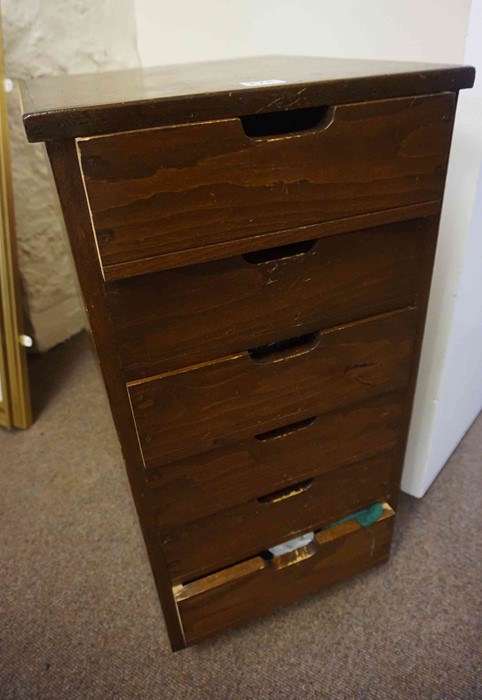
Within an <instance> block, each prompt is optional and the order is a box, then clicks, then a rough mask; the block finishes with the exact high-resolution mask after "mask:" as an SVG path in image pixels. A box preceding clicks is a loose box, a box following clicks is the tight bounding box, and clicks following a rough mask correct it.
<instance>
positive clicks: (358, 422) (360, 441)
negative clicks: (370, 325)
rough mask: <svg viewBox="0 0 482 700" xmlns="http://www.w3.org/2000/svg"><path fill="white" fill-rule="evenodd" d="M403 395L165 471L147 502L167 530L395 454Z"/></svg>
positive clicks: (154, 481)
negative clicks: (268, 494)
mask: <svg viewBox="0 0 482 700" xmlns="http://www.w3.org/2000/svg"><path fill="white" fill-rule="evenodd" d="M403 405H404V401H403V394H400V393H396V394H387V395H383V396H377V397H375V398H374V399H371V400H370V401H367V402H365V403H363V404H357V405H356V406H349V407H348V408H344V409H342V410H339V411H335V412H333V413H327V414H325V415H323V416H319V417H318V418H316V419H315V420H314V421H313V422H312V421H311V420H310V419H308V421H302V422H301V423H295V424H291V425H289V426H286V427H284V428H281V429H279V430H274V431H272V432H270V433H265V434H264V435H263V436H261V437H262V439H256V438H255V437H252V438H248V439H247V440H243V441H242V442H240V443H237V444H235V445H229V446H227V447H225V448H220V449H217V450H213V451H211V452H205V453H203V454H200V455H196V456H195V457H191V458H190V459H186V460H183V461H181V462H175V463H173V464H168V465H164V466H163V467H162V468H161V469H159V470H158V472H157V473H156V474H154V475H153V478H151V479H150V481H149V486H148V488H147V489H146V491H145V498H146V499H149V501H150V503H151V504H152V507H153V508H154V509H155V510H156V511H157V514H158V516H157V519H158V523H159V525H160V527H161V529H163V530H168V529H169V528H172V527H178V526H179V525H182V524H184V523H188V522H192V521H193V520H199V519H201V518H204V517H206V516H207V515H211V514H212V513H216V512H220V511H222V510H226V509H228V508H232V507H233V506H236V505H239V504H241V503H246V502H247V501H251V500H254V499H256V498H257V497H258V496H259V495H260V494H267V493H272V492H273V491H277V490H279V489H283V488H286V487H288V486H292V485H293V484H295V483H298V482H301V481H304V480H306V479H309V478H311V477H313V476H319V475H321V474H324V473H326V472H329V471H335V470H337V469H340V468H341V467H344V466H347V465H349V464H352V463H355V462H357V461H364V460H366V459H368V458H370V457H373V456H375V455H377V454H381V453H388V452H391V451H392V450H393V449H395V446H396V444H397V441H398V439H399V425H400V418H401V414H402V410H403Z"/></svg>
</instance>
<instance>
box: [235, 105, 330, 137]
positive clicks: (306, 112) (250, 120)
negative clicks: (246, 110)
mask: <svg viewBox="0 0 482 700" xmlns="http://www.w3.org/2000/svg"><path fill="white" fill-rule="evenodd" d="M334 114H335V110H334V108H333V107H306V108H303V109H290V110H286V111H285V112H265V113H264V114H247V115H245V116H243V117H240V120H241V124H242V126H243V130H244V133H245V134H246V136H249V137H250V138H257V139H259V138H268V137H270V136H290V135H293V134H299V133H300V132H303V131H309V130H311V129H317V130H319V129H326V128H327V127H328V126H329V125H330V124H331V123H332V121H333V117H334Z"/></svg>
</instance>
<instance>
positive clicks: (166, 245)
mask: <svg viewBox="0 0 482 700" xmlns="http://www.w3.org/2000/svg"><path fill="white" fill-rule="evenodd" d="M454 108H455V96H454V95H453V94H452V93H445V94H441V95H434V96H423V97H412V98H402V99H393V100H383V101H378V102H366V103H356V104H347V105H339V106H337V107H336V108H334V109H333V110H332V120H331V121H330V120H328V122H327V121H326V120H324V121H323V120H322V122H321V123H320V125H319V126H318V127H314V128H312V129H309V130H307V131H303V132H299V133H297V134H289V135H277V136H276V137H261V138H259V137H254V138H253V137H250V136H247V135H246V133H245V131H244V130H243V125H242V122H241V120H240V119H236V118H235V119H225V120H222V121H212V122H199V123H195V124H185V125H178V126H172V127H162V128H158V129H148V130H143V131H137V132H136V131H134V132H127V133H120V134H112V135H110V136H103V137H94V138H88V139H80V140H79V141H78V149H79V154H80V159H81V167H82V171H83V174H84V178H85V186H86V191H87V195H88V199H89V203H90V208H91V212H92V219H93V223H94V228H95V230H96V235H97V243H98V248H99V253H100V256H101V260H102V263H103V265H104V266H108V265H112V264H116V263H122V262H128V261H133V260H139V259H142V258H145V257H151V256H156V255H162V254H165V253H169V252H173V251H176V250H186V249H190V248H196V247H199V246H206V245H209V244H215V243H219V242H221V241H229V240H233V239H237V238H242V237H246V236H252V235H258V234H261V233H267V232H271V231H277V230H280V229H286V228H290V227H293V226H301V225H305V224H313V223H317V222H321V221H328V220H331V219H337V218H342V217H349V216H354V215H358V214H363V213H366V212H375V211H379V210H383V209H390V208H396V207H402V206H406V205H411V204H416V203H420V202H427V201H431V200H439V199H440V198H441V196H442V190H443V184H444V177H445V167H446V162H447V157H448V149H449V144H450V137H451V132H452V123H453V115H454Z"/></svg>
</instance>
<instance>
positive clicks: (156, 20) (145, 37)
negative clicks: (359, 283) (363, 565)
mask: <svg viewBox="0 0 482 700" xmlns="http://www.w3.org/2000/svg"><path fill="white" fill-rule="evenodd" d="M480 3H481V0H473V10H472V20H471V35H470V40H469V43H468V48H467V54H466V53H465V47H466V39H467V31H468V25H469V15H470V11H471V2H470V0H445V2H441V1H440V0H405V2H400V1H399V0H364V1H363V2H361V1H360V0H337V1H336V2H333V0H296V2H293V0H263V1H262V2H260V1H259V0H243V2H233V1H231V2H228V1H227V0H204V2H202V3H200V2H198V1H197V0H188V1H185V2H179V3H167V2H161V3H160V2H158V0H136V14H137V26H138V49H139V54H140V57H141V61H142V63H143V65H156V64H168V63H171V64H175V63H182V62H190V61H200V60H210V59H217V58H231V57H238V56H247V55H261V54H269V53H288V54H290V53H291V54H294V53H299V54H305V55H322V56H335V57H347V58H379V59H394V60H409V61H429V62H439V63H462V62H464V56H465V59H466V61H468V62H472V63H473V64H475V65H476V67H480V71H479V72H480V73H481V74H482V57H481V53H480V48H479V46H480V43H482V42H481V41H480V39H481V37H482V20H481V11H480ZM477 64H478V65H477ZM481 88H482V75H480V76H479V83H478V84H477V91H476V92H473V93H472V94H471V93H470V92H469V91H462V93H461V95H460V99H459V110H458V116H457V122H456V129H455V137H454V143H453V148H452V154H451V160H450V167H449V176H448V182H447V192H446V196H445V203H444V211H443V218H442V224H441V232H440V244H439V249H438V254H437V261H436V268H435V272H434V280H433V285H432V294H431V301H430V309H429V317H428V321H427V330H426V340H425V342H424V348H423V354H422V362H421V371H420V378H419V383H418V387H417V393H416V399H415V407H414V414H413V420H412V426H411V431H410V439H409V445H408V450H407V459H406V466H405V471H404V477H403V488H404V490H406V491H408V492H409V493H411V494H413V495H416V496H422V495H423V493H424V492H425V491H426V489H427V488H428V486H429V485H430V483H431V480H432V479H433V478H434V477H435V476H436V474H437V473H438V471H439V470H440V469H441V467H442V466H443V464H444V462H445V461H446V459H447V458H448V456H449V455H450V453H451V451H452V450H453V449H454V447H455V446H456V444H457V442H458V441H459V440H460V438H461V437H462V435H463V434H464V432H465V431H466V430H467V428H468V427H469V425H470V423H471V422H472V420H473V419H474V418H475V415H476V414H477V412H478V410H480V408H481V407H482V400H481V394H482V376H481V361H482V339H481V335H482V332H481V319H482V310H481V308H480V300H481V298H482V293H481V278H482V275H481V274H480V262H481V261H482V255H481V244H482V236H481V232H480V206H479V210H478V211H479V214H478V215H476V216H473V211H474V201H475V192H476V183H477V178H478V176H479V170H480V163H481V149H480V140H481V138H482V133H481V129H480V124H481V123H482V121H481V114H480V90H481ZM479 199H480V189H479ZM477 217H478V218H477ZM471 221H472V225H471Z"/></svg>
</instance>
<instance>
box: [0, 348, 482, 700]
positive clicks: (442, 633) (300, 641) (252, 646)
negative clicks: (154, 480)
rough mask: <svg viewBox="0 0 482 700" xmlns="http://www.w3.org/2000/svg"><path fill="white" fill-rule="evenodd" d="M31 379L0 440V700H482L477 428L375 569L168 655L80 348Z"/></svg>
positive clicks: (55, 357)
mask: <svg viewBox="0 0 482 700" xmlns="http://www.w3.org/2000/svg"><path fill="white" fill-rule="evenodd" d="M31 370H32V393H33V397H34V408H35V411H36V414H37V420H36V422H35V424H34V426H33V427H32V428H31V429H30V430H28V431H26V432H21V431H17V432H11V433H8V432H6V431H2V430H0V456H1V468H0V500H1V506H0V521H1V526H0V527H1V531H0V537H1V546H0V557H1V564H0V566H1V571H0V574H1V579H0V593H1V600H0V642H1V650H0V697H1V698H2V700H3V699H4V698H5V699H12V700H13V699H15V700H17V699H22V700H23V699H24V698H25V699H28V700H30V699H31V698H42V699H46V700H57V699H59V698H60V699H62V700H78V699H79V700H86V699H87V698H95V699H97V698H99V699H102V700H104V699H105V700H107V699H110V698H122V699H124V698H126V699H129V700H130V699H131V698H132V699H136V698H140V699H146V700H151V699H153V700H154V699H157V698H159V699H162V700H170V699H171V698H172V699H177V698H179V699H180V698H183V699H186V700H190V699H191V698H192V699H196V698H199V699H202V698H209V699H210V700H216V699H218V698H220V699H223V700H228V699H229V700H238V699H239V700H255V699H258V698H260V699H264V698H273V699H276V700H278V699H283V698H287V699H290V700H298V698H307V699H311V698H319V699H324V698H326V699H329V700H343V699H345V698H346V699H347V700H352V699H353V700H358V699H362V698H366V699H367V700H392V699H397V700H398V699H401V700H415V699H418V698H422V699H423V700H429V699H432V698H433V699H434V700H452V699H458V700H462V699H463V700H467V699H472V698H473V699H475V700H480V698H482V681H481V675H480V658H481V654H480V651H481V650H480V645H479V641H478V632H480V628H479V630H478V628H477V620H478V615H479V614H480V604H479V600H480V589H481V586H480V546H479V543H480V534H478V532H477V530H478V528H479V527H480V513H481V510H482V509H481V503H480V492H481V482H480V473H481V469H480V467H481V461H482V418H481V417H479V419H478V420H477V421H476V422H475V423H474V425H473V426H472V428H471V429H470V430H469V432H468V433H467V435H466V436H465V438H464V440H463V441H462V443H461V444H460V446H459V447H458V449H457V450H456V452H455V453H454V454H453V456H452V458H451V459H450V462H449V464H448V465H447V466H446V468H445V469H444V470H443V471H442V473H441V475H440V476H439V477H438V479H437V480H436V482H435V484H434V485H433V486H432V488H431V490H430V491H429V493H428V494H427V495H426V497H425V498H424V499H423V500H416V499H413V498H409V497H408V496H403V497H402V499H401V502H400V505H399V515H398V518H397V523H396V532H395V539H394V543H393V549H392V558H391V560H390V562H389V563H388V564H386V565H384V566H382V567H380V568H378V569H376V570H373V571H371V572H368V573H366V574H363V575H361V576H360V577H358V578H356V579H353V580H351V581H348V582H345V583H343V584H340V585H337V586H334V587H332V588H330V589H328V590H325V591H323V592H320V593H318V594H316V595H313V596H311V597H309V598H307V599H304V600H302V601H300V602H298V603H296V604H294V605H291V606H290V607H287V608H283V609H281V610H279V611H277V612H275V613H273V614H271V615H268V616H266V617H264V618H262V619H259V620H257V621H255V622H253V623H251V624H247V625H245V626H244V627H242V628H239V629H235V630H232V631H229V632H226V633H224V634H221V635H219V636H218V637H217V638H215V639H212V640H210V641H208V642H206V643H204V644H202V645H198V646H196V647H193V648H190V649H187V650H184V651H181V652H178V653H176V654H172V652H171V651H170V648H169V645H168V642H167V637H166V634H165V630H164V623H163V619H162V615H161V611H160V607H159V604H158V600H157V596H156V592H155V590H154V584H153V581H152V578H151V574H150V569H149V565H148V561H147V557H146V554H145V551H144V546H143V542H142V540H141V535H140V532H139V529H138V526H137V521H136V515H135V512H134V507H133V504H132V502H131V497H130V492H129V489H128V484H127V478H126V476H125V474H124V471H123V466H122V459H121V454H120V449H119V446H118V444H117V441H116V438H115V435H114V430H113V427H112V423H111V419H110V416H109V412H108V407H107V400H106V398H105V397H104V393H103V390H102V388H101V380H100V376H99V374H98V372H97V367H96V363H95V361H94V358H93V355H92V352H91V349H90V345H89V342H88V339H87V338H86V336H85V335H83V334H82V335H79V336H77V337H76V338H74V339H72V340H71V341H69V342H68V343H66V344H64V345H62V346H60V347H58V348H56V349H55V350H53V351H51V352H49V353H47V354H46V355H44V356H43V357H39V358H32V361H31ZM454 410H455V409H454Z"/></svg>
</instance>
